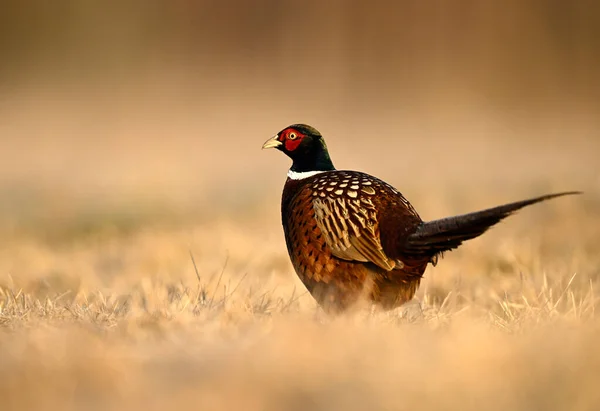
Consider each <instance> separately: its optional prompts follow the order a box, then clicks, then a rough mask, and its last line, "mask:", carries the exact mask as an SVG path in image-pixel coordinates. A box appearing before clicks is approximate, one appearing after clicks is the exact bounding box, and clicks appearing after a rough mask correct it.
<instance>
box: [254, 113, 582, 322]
mask: <svg viewBox="0 0 600 411" xmlns="http://www.w3.org/2000/svg"><path fill="white" fill-rule="evenodd" d="M262 148H263V149H266V148H276V149H278V150H280V151H282V152H283V153H285V154H286V155H287V156H288V157H290V158H291V159H292V167H291V168H290V170H289V171H288V173H287V180H286V182H285V186H284V188H283V195H282V200H281V217H282V225H283V231H284V235H285V241H286V244H287V250H288V254H289V256H290V259H291V262H292V265H293V267H294V270H295V271H296V273H297V274H298V276H299V277H300V279H301V281H302V282H303V283H304V285H305V286H306V288H307V289H308V291H309V292H310V293H311V295H312V296H313V297H314V299H315V300H316V301H317V302H318V303H319V305H321V306H322V307H323V308H324V309H325V311H328V312H341V311H344V310H346V309H348V308H349V307H351V306H353V305H354V304H355V303H356V302H358V301H360V300H365V299H366V300H367V301H371V302H372V303H373V304H375V305H376V306H379V307H380V308H382V309H384V310H389V309H393V308H395V307H398V306H400V305H402V304H404V303H405V302H407V301H409V300H411V299H412V298H413V296H414V295H415V292H416V291H417V288H418V287H419V284H420V282H421V278H422V276H423V273H424V272H425V269H426V267H427V265H428V264H430V263H431V264H432V265H436V264H437V261H438V258H439V257H440V256H441V255H442V254H443V253H444V252H445V251H449V250H453V249H455V248H457V247H458V246H460V245H461V244H462V243H463V242H464V241H466V240H470V239H472V238H475V237H478V236H480V235H481V234H483V233H484V232H485V231H487V230H488V229H489V228H490V227H492V226H493V225H495V224H496V223H498V222H499V221H501V220H502V219H504V218H505V217H508V216H509V215H511V214H512V213H514V212H515V211H517V210H519V209H521V208H523V207H526V206H529V205H532V204H535V203H539V202H541V201H544V200H549V199H551V198H556V197H560V196H564V195H571V194H578V193H579V192H574V191H572V192H563V193H558V194H549V195H544V196H541V197H536V198H532V199H528V200H523V201H518V202H515V203H510V204H505V205H501V206H498V207H494V208H490V209H486V210H482V211H477V212H473V213H469V214H464V215H459V216H454V217H448V218H443V219H440V220H433V221H429V222H424V221H423V220H422V219H421V217H419V214H418V213H417V211H416V210H415V209H414V208H413V206H412V205H411V204H410V203H409V202H408V201H407V200H406V199H405V198H404V196H403V195H402V194H401V193H400V192H399V191H398V190H396V189H395V188H394V187H392V186H391V185H389V184H387V183H386V182H384V181H382V180H380V179H378V178H375V177H373V176H371V175H369V174H365V173H362V172H358V171H348V170H336V169H335V167H334V166H333V162H332V161H331V158H330V156H329V152H328V150H327V145H326V144H325V140H324V139H323V137H322V136H321V134H320V133H319V132H318V131H317V130H316V129H314V128H313V127H311V126H308V125H305V124H294V125H291V126H289V127H287V128H285V129H283V130H282V131H280V132H279V133H277V135H275V136H274V137H273V138H271V139H269V140H267V141H266V142H265V143H264V144H263V146H262Z"/></svg>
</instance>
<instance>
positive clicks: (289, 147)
mask: <svg viewBox="0 0 600 411" xmlns="http://www.w3.org/2000/svg"><path fill="white" fill-rule="evenodd" d="M291 134H294V135H295V136H296V137H295V138H294V139H291V138H290V135H291ZM281 138H282V139H283V145H284V146H285V149H286V151H288V152H290V151H294V150H295V149H297V148H298V146H299V145H300V143H301V142H302V139H303V138H304V136H303V135H302V134H300V133H298V132H297V131H292V130H289V131H286V132H285V133H283V134H282V136H281Z"/></svg>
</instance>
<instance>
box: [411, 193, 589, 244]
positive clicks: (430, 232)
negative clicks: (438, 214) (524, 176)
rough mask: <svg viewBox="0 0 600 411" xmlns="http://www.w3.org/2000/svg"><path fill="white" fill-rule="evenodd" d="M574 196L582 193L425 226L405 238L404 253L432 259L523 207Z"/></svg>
mask: <svg viewBox="0 0 600 411" xmlns="http://www.w3.org/2000/svg"><path fill="white" fill-rule="evenodd" d="M574 194H581V192H579V191H569V192H564V193H557V194H548V195H544V196H541V197H536V198H531V199H529V200H523V201H517V202H515V203H510V204H504V205H501V206H498V207H493V208H488V209H486V210H482V211H476V212H474V213H469V214H463V215H458V216H454V217H447V218H442V219H440V220H433V221H429V222H425V223H423V224H422V225H421V226H419V228H418V229H417V230H416V231H415V232H414V233H413V234H411V235H410V236H409V237H408V239H407V241H406V244H405V248H404V250H403V251H404V252H406V253H407V254H412V255H430V256H435V255H437V254H440V253H443V252H444V251H449V250H452V249H454V248H456V247H458V246H459V245H461V244H462V242H463V241H466V240H470V239H472V238H475V237H478V236H480V235H481V234H483V233H485V232H486V231H487V230H488V229H489V228H490V227H492V226H493V225H495V224H497V223H498V222H500V221H501V220H503V219H504V218H506V217H508V216H509V215H511V214H513V213H514V212H515V211H517V210H520V209H521V208H523V207H527V206H529V205H532V204H536V203H539V202H542V201H545V200H550V199H552V198H556V197H562V196H566V195H574Z"/></svg>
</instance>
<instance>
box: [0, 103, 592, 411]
mask: <svg viewBox="0 0 600 411" xmlns="http://www.w3.org/2000/svg"><path fill="white" fill-rule="evenodd" d="M36 99H37V100H36V102H35V104H34V105H33V106H34V107H45V109H44V113H43V114H41V113H40V112H35V113H33V114H34V115H37V116H38V117H36V118H37V121H35V122H32V121H30V118H31V116H30V114H32V113H31V108H30V106H31V104H32V103H31V101H28V100H27V99H24V100H23V101H16V102H14V101H13V105H11V108H12V110H13V111H12V114H7V115H6V116H5V117H4V119H5V120H6V121H5V123H4V124H5V131H11V133H12V134H11V135H13V136H14V137H13V138H6V139H3V140H2V141H1V142H0V148H1V150H0V152H1V153H2V154H0V156H1V160H2V162H1V165H0V175H1V176H2V181H1V186H0V187H1V188H0V199H1V200H2V201H1V206H0V211H1V213H0V215H1V218H0V244H1V246H0V369H1V370H2V378H0V398H1V399H2V409H3V410H6V411H9V410H17V409H27V410H35V409H39V410H42V409H44V410H54V409H56V410H84V409H86V410H88V409H102V410H105V409H112V410H152V409H156V410H162V409H179V408H189V407H195V408H199V409H214V410H230V409H247V410H280V409H298V410H301V409H302V410H303V409H315V410H325V409H345V410H360V409H424V410H428V409H431V410H438V409H457V410H479V409H487V410H531V409H570V410H587V409H597V408H598V407H600V394H598V389H597V387H598V384H599V383H600V379H599V375H598V369H599V367H600V351H599V350H598V346H599V345H600V326H599V323H598V319H597V317H596V316H595V310H596V308H597V307H598V301H599V297H600V295H599V291H598V288H599V286H598V279H599V276H600V268H599V267H600V229H599V227H600V189H599V187H600V180H599V176H600V174H599V172H598V162H597V153H598V152H600V147H599V146H598V139H597V138H596V137H597V136H596V135H595V134H594V131H593V130H595V128H594V125H591V126H590V127H589V130H592V131H589V130H588V131H586V129H583V128H582V127H583V126H582V124H581V123H580V122H578V121H577V119H573V120H572V121H571V122H568V123H560V124H559V126H557V125H556V124H558V123H550V124H547V125H545V126H544V127H542V126H540V125H539V124H538V125H535V126H531V125H528V124H527V123H514V122H513V123H511V125H510V127H508V126H506V127H504V126H502V121H501V120H498V119H497V118H494V121H488V120H489V118H486V117H485V116H486V114H485V113H479V114H478V115H474V113H473V112H472V111H470V109H469V110H466V109H465V110H466V111H465V112H464V113H463V114H464V115H465V118H466V117H469V118H471V121H470V122H469V123H468V126H466V125H465V124H467V123H463V122H460V121H458V120H457V122H456V123H452V125H451V126H448V124H447V123H446V122H445V121H446V120H444V119H442V120H440V121H441V125H430V124H428V125H427V126H425V124H426V123H427V120H423V119H422V122H421V123H418V122H416V123H415V122H413V123H411V122H410V121H411V120H410V119H408V118H395V119H393V120H390V119H387V120H385V119H382V118H376V117H371V118H369V120H366V119H364V121H363V122H362V123H361V124H357V126H356V127H357V128H348V127H347V126H345V125H344V123H342V122H338V123H336V122H335V121H332V122H330V123H324V124H322V125H319V124H314V125H315V126H317V127H319V128H321V131H322V132H323V134H324V135H325V137H326V139H327V141H328V145H329V148H330V151H331V153H332V157H333V159H334V162H335V163H336V165H337V166H338V167H339V168H354V169H359V170H361V171H366V172H370V173H372V174H375V175H377V176H378V177H381V178H383V179H385V180H386V181H388V182H389V183H390V184H392V185H394V186H396V187H397V188H398V189H399V190H400V191H401V192H402V193H403V194H404V195H405V196H406V197H407V198H408V199H409V200H410V201H411V202H412V203H413V205H414V206H415V208H416V209H417V210H419V212H420V213H421V215H422V217H423V218H424V219H434V218H440V217H444V216H446V215H449V214H456V213H463V212H468V211H474V210H476V209H480V208H484V207H488V206H493V205H496V204H499V203H502V202H510V201H515V200H519V199H522V198H526V197H528V196H537V195H541V194H545V193H547V192H553V191H563V190H584V191H585V194H584V195H583V196H579V197H567V198H560V199H557V200H553V201H551V202H548V203H544V204H541V205H536V206H534V207H531V208H528V209H526V210H523V211H522V212H519V213H518V214H517V215H515V216H513V217H510V218H509V219H508V220H506V221H505V222H503V223H502V224H501V225H500V226H498V227H496V228H494V229H492V230H491V231H490V232H488V233H486V234H485V235H484V236H483V237H482V238H480V239H476V240H473V241H470V242H469V243H467V244H465V245H463V247H461V249H459V250H457V251H455V252H452V253H447V254H446V255H445V257H444V259H442V260H440V262H439V264H438V266H437V267H429V268H428V269H427V271H426V273H425V278H424V280H423V283H422V285H421V288H420V289H419V291H418V293H417V296H416V298H415V299H414V301H412V302H411V303H409V304H407V305H406V306H404V307H402V308H400V309H397V310H394V311H391V312H387V313H382V312H377V311H372V310H368V309H363V310H361V311H359V312H355V313H351V314H349V315H345V316H341V317H329V316H327V315H325V314H324V313H322V312H321V311H320V310H319V309H318V307H317V306H316V305H315V303H314V301H313V300H312V298H311V297H310V295H308V294H307V293H306V290H305V289H304V288H303V286H302V284H301V283H300V281H299V280H298V279H297V278H296V276H295V274H294V272H293V269H292V267H291V265H290V263H289V261H288V258H287V253H286V249H285V244H284V240H283V234H282V230H281V226H280V221H279V219H280V216H279V195H280V190H281V187H282V184H283V180H284V179H285V173H286V171H287V167H289V164H288V161H287V159H285V158H284V157H283V156H282V155H281V154H280V153H276V152H261V151H260V146H261V144H262V143H263V142H264V140H266V139H267V138H269V137H270V136H271V135H272V134H274V133H275V132H277V131H279V129H281V128H283V127H285V126H287V125H288V121H284V120H281V121H279V119H278V118H270V119H269V121H267V120H266V118H260V117H259V118H258V119H256V118H255V117H252V115H251V113H247V114H244V113H246V111H247V109H243V108H241V107H243V106H244V105H243V104H242V103H240V108H239V109H237V111H235V110H236V109H235V108H233V109H232V110H234V111H233V113H232V117H231V118H233V119H234V120H232V121H231V122H229V123H228V122H226V121H223V122H221V120H220V119H216V120H215V119H213V120H211V121H212V123H211V122H209V124H206V123H205V122H202V121H200V120H197V121H196V120H194V119H195V118H196V117H194V116H193V115H192V113H193V112H194V110H193V109H190V108H188V110H189V111H179V112H178V114H177V115H174V114H173V113H174V112H176V111H177V110H175V109H173V111H172V112H170V113H171V114H170V115H167V116H166V117H165V115H164V107H159V108H158V109H157V112H158V110H159V109H160V110H162V111H160V113H161V116H158V115H157V116H154V115H151V114H152V112H151V109H148V108H147V107H146V108H144V110H147V111H148V110H150V112H151V114H148V112H147V111H146V112H144V113H145V114H144V116H142V115H139V116H137V117H136V116H135V115H132V116H131V117H128V119H127V120H126V121H125V120H123V119H122V118H117V117H116V116H111V115H110V114H111V113H113V114H114V112H117V110H116V109H115V111H114V112H113V111H110V110H111V108H110V107H109V106H110V105H109V104H107V106H106V107H103V108H104V110H106V112H107V113H108V114H109V115H106V116H105V117H104V118H106V119H107V120H106V121H105V122H103V123H102V124H101V125H95V124H92V123H93V121H91V120H90V118H87V117H85V116H77V115H74V116H73V117H69V116H67V114H65V113H71V114H72V113H73V112H77V110H78V109H79V110H84V112H86V113H87V112H88V111H87V110H88V109H89V108H86V109H81V108H80V107H77V105H78V104H76V105H75V106H69V105H68V104H67V103H62V105H61V103H60V102H59V103H56V101H54V102H53V103H52V104H50V103H48V104H45V103H44V102H43V101H42V102H40V101H39V99H43V96H42V97H40V96H39V95H36ZM99 104H100V103H99ZM246 107H247V106H246ZM179 109H182V110H183V108H181V107H179ZM52 110H55V111H54V112H52ZM90 111H91V110H90ZM259 111H260V110H257V112H259ZM15 113H18V114H19V115H15ZM96 113H97V111H96ZM102 113H104V112H102ZM154 114H156V113H154ZM187 114H189V117H186V115H187ZM244 116H247V117H244ZM453 116H454V117H457V118H459V119H460V116H461V114H460V113H455V114H454V115H453ZM159 117H160V118H159ZM290 117H291V116H290ZM67 118H69V119H70V120H69V121H66V120H65V119H67ZM157 118H159V119H158V120H157ZM184 118H187V120H186V121H185V122H184V121H183V120H182V119H184ZM281 118H283V119H286V118H287V117H286V116H284V115H282V116H281ZM473 118H477V119H480V120H479V122H478V121H473ZM253 119H254V120H253ZM298 120H299V119H295V120H292V121H289V123H293V122H295V121H298ZM300 120H302V119H300ZM253 121H254V122H253ZM386 121H387V122H386ZM412 121H414V120H412ZM561 121H562V120H561ZM218 124H224V125H225V126H226V127H227V128H226V129H220V128H219V127H220V126H217V125H218ZM490 124H491V125H490ZM249 125H252V126H251V127H249ZM47 126H49V127H50V128H51V129H52V130H53V133H51V134H49V135H46V137H45V138H42V137H36V136H39V135H40V134H43V133H41V132H40V131H41V130H43V129H44V127H47ZM320 126H322V127H320ZM386 130H387V131H386ZM389 130H393V131H394V132H393V133H390V132H389ZM573 130H576V132H573ZM368 131H370V134H369V138H368V139H366V138H365V137H364V136H365V135H367V132H368ZM569 133H570V134H571V136H570V137H569V138H566V137H564V136H565V135H567V134H569ZM4 135H5V136H6V135H7V134H6V133H5V134H4ZM165 135H168V136H169V138H166V137H164V136H165ZM105 136H111V137H110V138H109V137H106V138H105ZM399 160H402V161H399Z"/></svg>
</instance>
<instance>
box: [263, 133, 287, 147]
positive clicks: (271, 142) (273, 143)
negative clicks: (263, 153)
mask: <svg viewBox="0 0 600 411" xmlns="http://www.w3.org/2000/svg"><path fill="white" fill-rule="evenodd" d="M281 145H283V143H282V142H281V141H279V135H275V136H274V137H271V138H270V139H268V140H267V141H265V144H263V146H262V148H263V150H264V149H265V148H277V147H280V146H281Z"/></svg>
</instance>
